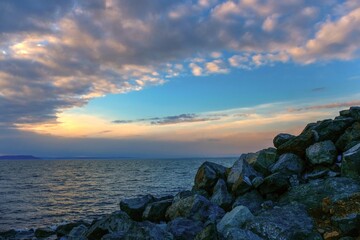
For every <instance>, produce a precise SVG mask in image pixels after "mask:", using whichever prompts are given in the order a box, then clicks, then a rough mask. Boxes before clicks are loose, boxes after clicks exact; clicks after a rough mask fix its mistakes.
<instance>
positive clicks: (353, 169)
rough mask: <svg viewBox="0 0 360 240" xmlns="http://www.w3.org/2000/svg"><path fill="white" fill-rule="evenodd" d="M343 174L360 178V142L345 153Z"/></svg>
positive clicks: (342, 165) (342, 167)
mask: <svg viewBox="0 0 360 240" xmlns="http://www.w3.org/2000/svg"><path fill="white" fill-rule="evenodd" d="M341 176H343V177H351V178H360V143H359V144H357V145H355V146H354V147H352V148H350V149H349V150H347V151H346V152H344V153H343V161H342V164H341Z"/></svg>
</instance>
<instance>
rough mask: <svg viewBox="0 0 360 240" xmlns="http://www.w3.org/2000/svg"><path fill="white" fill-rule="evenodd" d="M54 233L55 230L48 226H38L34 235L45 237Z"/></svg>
mask: <svg viewBox="0 0 360 240" xmlns="http://www.w3.org/2000/svg"><path fill="white" fill-rule="evenodd" d="M54 234H55V231H54V230H52V229H51V228H48V227H47V228H38V229H36V230H35V237H37V238H47V237H50V236H51V235H54Z"/></svg>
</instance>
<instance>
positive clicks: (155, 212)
mask: <svg viewBox="0 0 360 240" xmlns="http://www.w3.org/2000/svg"><path fill="white" fill-rule="evenodd" d="M172 202H173V201H172V199H171V198H170V199H165V200H161V201H157V202H153V203H149V204H148V205H147V206H146V208H145V210H144V213H143V220H149V221H152V222H160V221H165V213H166V210H167V209H168V207H170V205H171V204H172Z"/></svg>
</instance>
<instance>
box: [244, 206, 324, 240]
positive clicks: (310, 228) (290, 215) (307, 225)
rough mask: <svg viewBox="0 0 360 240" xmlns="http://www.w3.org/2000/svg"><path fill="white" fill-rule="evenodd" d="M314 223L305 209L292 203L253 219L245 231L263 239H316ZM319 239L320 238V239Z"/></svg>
mask: <svg viewBox="0 0 360 240" xmlns="http://www.w3.org/2000/svg"><path fill="white" fill-rule="evenodd" d="M314 228H315V225H314V222H313V220H312V218H311V217H310V216H309V215H308V214H307V211H306V209H305V207H304V206H303V205H301V204H297V203H293V204H289V205H286V206H282V207H274V208H272V209H270V210H267V211H264V212H262V213H261V214H259V215H257V216H256V217H254V218H253V219H252V220H250V221H249V222H248V224H247V225H246V229H248V230H251V231H252V232H254V233H255V234H257V235H259V236H260V237H263V238H265V239H273V240H275V239H289V240H293V239H299V240H300V239H316V236H318V235H317V234H315V233H314ZM318 239H321V236H320V238H318Z"/></svg>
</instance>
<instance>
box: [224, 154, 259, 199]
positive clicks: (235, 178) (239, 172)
mask: <svg viewBox="0 0 360 240" xmlns="http://www.w3.org/2000/svg"><path fill="white" fill-rule="evenodd" d="M256 177H262V175H261V174H260V173H258V172H257V171H255V170H254V168H253V167H252V166H251V165H250V164H249V163H248V162H247V161H245V160H244V159H243V158H240V159H238V160H237V161H236V162H235V163H234V165H233V166H232V167H231V169H230V172H229V175H228V178H227V185H228V187H229V189H231V192H232V193H233V194H234V195H235V196H238V195H240V194H243V193H245V192H247V191H249V190H250V189H252V188H253V185H252V182H251V181H252V180H253V179H254V178H256Z"/></svg>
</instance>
